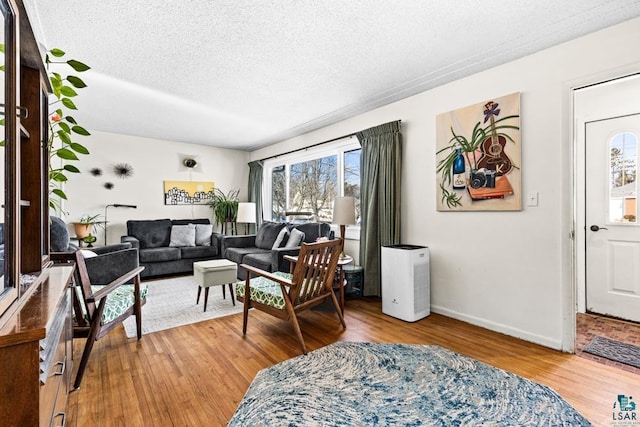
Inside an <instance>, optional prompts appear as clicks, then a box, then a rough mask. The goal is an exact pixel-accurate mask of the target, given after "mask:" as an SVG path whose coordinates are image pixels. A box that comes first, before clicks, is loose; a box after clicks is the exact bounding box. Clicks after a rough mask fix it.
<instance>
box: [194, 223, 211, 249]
mask: <svg viewBox="0 0 640 427" xmlns="http://www.w3.org/2000/svg"><path fill="white" fill-rule="evenodd" d="M212 234H213V224H196V246H211V235H212Z"/></svg>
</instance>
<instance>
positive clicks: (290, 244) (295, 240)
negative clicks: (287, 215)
mask: <svg viewBox="0 0 640 427" xmlns="http://www.w3.org/2000/svg"><path fill="white" fill-rule="evenodd" d="M302 239H304V233H303V232H302V231H300V230H298V229H297V228H294V229H293V230H291V233H290V234H289V240H287V244H286V245H285V246H284V247H285V248H295V247H297V246H300V243H301V242H302Z"/></svg>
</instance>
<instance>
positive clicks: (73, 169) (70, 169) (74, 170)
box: [64, 165, 80, 173]
mask: <svg viewBox="0 0 640 427" xmlns="http://www.w3.org/2000/svg"><path fill="white" fill-rule="evenodd" d="M64 170H66V171H67V172H72V173H80V169H78V168H77V167H75V166H73V165H64Z"/></svg>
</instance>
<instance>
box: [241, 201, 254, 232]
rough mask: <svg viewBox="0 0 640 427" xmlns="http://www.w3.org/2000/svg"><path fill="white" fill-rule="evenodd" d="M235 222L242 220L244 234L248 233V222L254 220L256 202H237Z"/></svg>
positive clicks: (251, 222)
mask: <svg viewBox="0 0 640 427" xmlns="http://www.w3.org/2000/svg"><path fill="white" fill-rule="evenodd" d="M236 222H240V223H242V222H244V234H245V235H246V234H249V224H255V222H256V204H255V203H253V202H240V203H238V214H237V215H236Z"/></svg>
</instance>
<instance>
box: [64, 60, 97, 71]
mask: <svg viewBox="0 0 640 427" xmlns="http://www.w3.org/2000/svg"><path fill="white" fill-rule="evenodd" d="M67 64H69V65H70V66H71V68H73V69H74V70H76V71H77V72H79V73H81V72H83V71H87V70H90V69H91V67H89V66H88V65H86V64H83V63H82V62H80V61H76V60H75V59H70V60H68V61H67Z"/></svg>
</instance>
